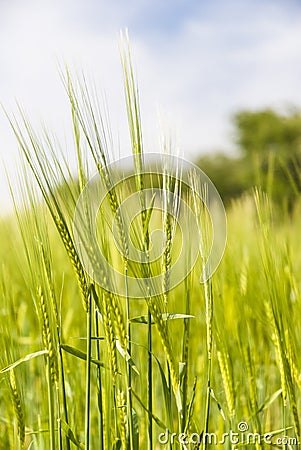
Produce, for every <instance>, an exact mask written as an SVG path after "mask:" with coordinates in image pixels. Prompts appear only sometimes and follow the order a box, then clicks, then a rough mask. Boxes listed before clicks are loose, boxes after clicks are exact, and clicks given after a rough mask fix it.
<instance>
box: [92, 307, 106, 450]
mask: <svg viewBox="0 0 301 450" xmlns="http://www.w3.org/2000/svg"><path fill="white" fill-rule="evenodd" d="M94 317H95V333H96V337H97V338H98V337H100V336H99V323H98V313H97V311H95V314H94ZM96 355H97V359H98V361H101V353H100V342H99V339H97V340H96ZM97 390H98V411H99V449H100V450H103V449H104V436H103V431H104V430H103V426H104V421H103V403H102V377H101V367H99V366H97Z"/></svg>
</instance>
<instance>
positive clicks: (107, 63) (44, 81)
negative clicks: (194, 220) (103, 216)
mask: <svg viewBox="0 0 301 450" xmlns="http://www.w3.org/2000/svg"><path fill="white" fill-rule="evenodd" d="M195 4H196V5H198V3H197V2H196V3H195ZM150 5H152V6H150ZM180 5H182V4H181V1H178V2H177V4H176V6H175V7H174V9H172V6H173V4H172V3H171V5H170V11H169V14H170V16H169V18H168V23H167V24H166V29H164V17H163V18H162V17H160V19H161V22H160V24H158V23H155V22H154V21H155V18H156V15H153V16H151V14H150V13H151V11H152V9H151V8H157V10H156V14H157V18H159V15H160V14H163V13H162V11H161V12H160V5H159V2H149V1H147V2H139V1H138V0H134V1H130V2H128V3H124V2H121V1H117V0H115V1H112V2H94V1H90V2H85V3H84V2H81V1H79V0H73V1H71V0H65V1H61V2H59V1H58V0H53V1H44V2H39V1H37V0H28V1H26V2H17V1H15V2H10V3H6V4H5V3H1V4H0V64H1V70H0V101H1V102H2V103H3V104H4V105H5V106H6V107H7V108H8V109H11V108H14V107H13V106H12V105H13V102H14V99H15V98H17V99H18V100H19V101H20V102H21V104H22V105H24V106H25V109H26V110H27V111H28V114H29V116H30V117H32V118H33V120H34V122H35V123H38V121H39V120H40V119H43V120H44V122H46V123H47V124H48V126H49V128H50V129H51V130H54V131H55V132H56V133H57V134H58V136H59V137H60V139H62V140H64V139H65V136H67V137H66V141H67V142H68V143H70V137H69V138H68V129H69V128H68V127H69V110H68V103H67V101H66V97H65V94H64V91H63V87H62V84H61V82H60V79H59V76H58V66H57V63H58V61H59V62H64V61H66V62H67V63H69V64H71V66H72V65H74V66H75V67H76V68H78V69H80V70H81V69H83V70H84V71H85V72H87V73H88V74H93V75H94V78H95V79H96V84H97V85H98V86H99V87H100V90H102V89H104V90H105V92H106V96H107V98H108V103H109V108H110V111H111V118H112V123H113V125H114V126H113V131H114V132H115V133H117V132H118V131H119V137H120V150H121V153H123V154H125V153H128V151H129V144H128V136H127V130H126V121H125V109H124V102H123V91H122V77H121V68H120V63H119V54H118V32H119V29H120V28H121V27H125V26H127V25H128V26H129V27H130V33H131V36H132V47H133V55H134V60H135V66H136V67H137V70H138V76H139V86H140V92H141V102H142V117H143V123H144V126H145V139H146V144H147V148H148V149H150V150H154V149H156V147H157V144H158V138H157V135H158V127H157V122H156V120H157V110H158V109H159V110H160V111H161V112H162V113H163V116H164V115H166V117H167V118H168V120H169V122H170V123H171V125H172V127H173V128H174V130H175V134H176V135H178V136H180V142H181V146H182V148H183V153H184V154H185V155H186V156H187V157H189V158H192V157H194V156H195V155H196V154H197V152H198V151H201V150H202V151H204V150H208V149H211V148H213V149H216V148H227V147H228V148H229V147H230V143H229V140H228V137H229V135H230V131H231V129H230V126H229V122H228V118H229V114H231V113H232V112H234V111H235V110H237V109H238V108H241V107H252V108H257V107H261V106H265V105H272V106H273V105H281V104H283V103H285V102H294V103H296V104H301V93H300V76H301V60H300V54H299V49H300V48H301V12H300V9H298V8H296V7H293V3H290V2H285V3H281V2H279V3H277V2H267V1H265V2H260V3H259V2H258V3H257V2H251V1H250V2H235V1H234V0H233V1H218V2H216V3H215V2H212V3H208V5H207V8H205V9H204V8H203V9H202V8H200V9H199V11H198V7H197V6H195V7H194V13H193V14H191V13H190V14H188V13H187V14H185V16H184V18H183V19H180V18H179V14H178V16H177V11H176V8H177V7H179V6H180ZM165 14H166V11H165ZM173 15H174V16H173ZM148 17H149V22H148ZM166 20H167V19H166ZM152 21H153V22H152ZM172 21H175V22H177V26H175V27H174V28H173V27H172ZM144 24H147V26H146V27H145V29H144V28H143V25H144ZM154 30H157V31H156V32H155V31H154ZM16 149H17V147H16V143H15V140H14V138H13V136H12V133H11V131H10V129H9V126H8V123H7V120H6V119H5V117H4V115H3V114H2V115H1V116H0V156H1V157H2V159H3V160H4V162H5V164H6V165H7V166H8V167H9V168H10V169H11V170H10V172H11V173H12V174H13V173H14V167H15V163H14V162H13V161H14V159H15V158H16V154H17V151H16ZM0 175H1V178H3V177H2V174H1V173H0ZM4 185H5V182H3V181H2V182H1V185H0V188H1V192H2V196H1V200H0V202H1V203H0V207H1V208H2V205H4V204H5V203H6V202H7V200H6V198H7V189H6V191H5V187H4Z"/></svg>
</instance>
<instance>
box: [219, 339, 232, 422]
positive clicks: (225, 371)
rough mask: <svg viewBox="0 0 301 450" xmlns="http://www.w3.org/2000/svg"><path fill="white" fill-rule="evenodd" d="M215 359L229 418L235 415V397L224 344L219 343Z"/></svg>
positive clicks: (228, 357)
mask: <svg viewBox="0 0 301 450" xmlns="http://www.w3.org/2000/svg"><path fill="white" fill-rule="evenodd" d="M217 359H218V363H219V368H220V372H221V376H222V381H223V386H224V390H225V395H226V401H227V406H228V412H229V416H230V420H232V419H233V418H234V416H235V397H234V386H233V375H232V370H231V367H230V362H229V359H230V356H229V354H228V352H227V351H226V349H225V347H224V345H222V344H221V343H220V350H218V352H217Z"/></svg>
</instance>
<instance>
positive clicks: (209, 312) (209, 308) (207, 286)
mask: <svg viewBox="0 0 301 450" xmlns="http://www.w3.org/2000/svg"><path fill="white" fill-rule="evenodd" d="M204 290H205V302H206V338H207V391H206V404H205V420H204V436H207V435H208V430H209V415H210V398H211V371H212V319H213V302H212V284H211V280H209V281H206V282H205V283H204ZM203 449H204V450H206V449H207V439H204V443H203Z"/></svg>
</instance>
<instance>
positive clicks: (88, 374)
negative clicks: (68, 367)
mask: <svg viewBox="0 0 301 450" xmlns="http://www.w3.org/2000/svg"><path fill="white" fill-rule="evenodd" d="M91 325H92V314H91V295H90V296H89V304H88V310H87V361H86V403H85V442H86V446H85V449H86V450H89V449H90V392H91Z"/></svg>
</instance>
